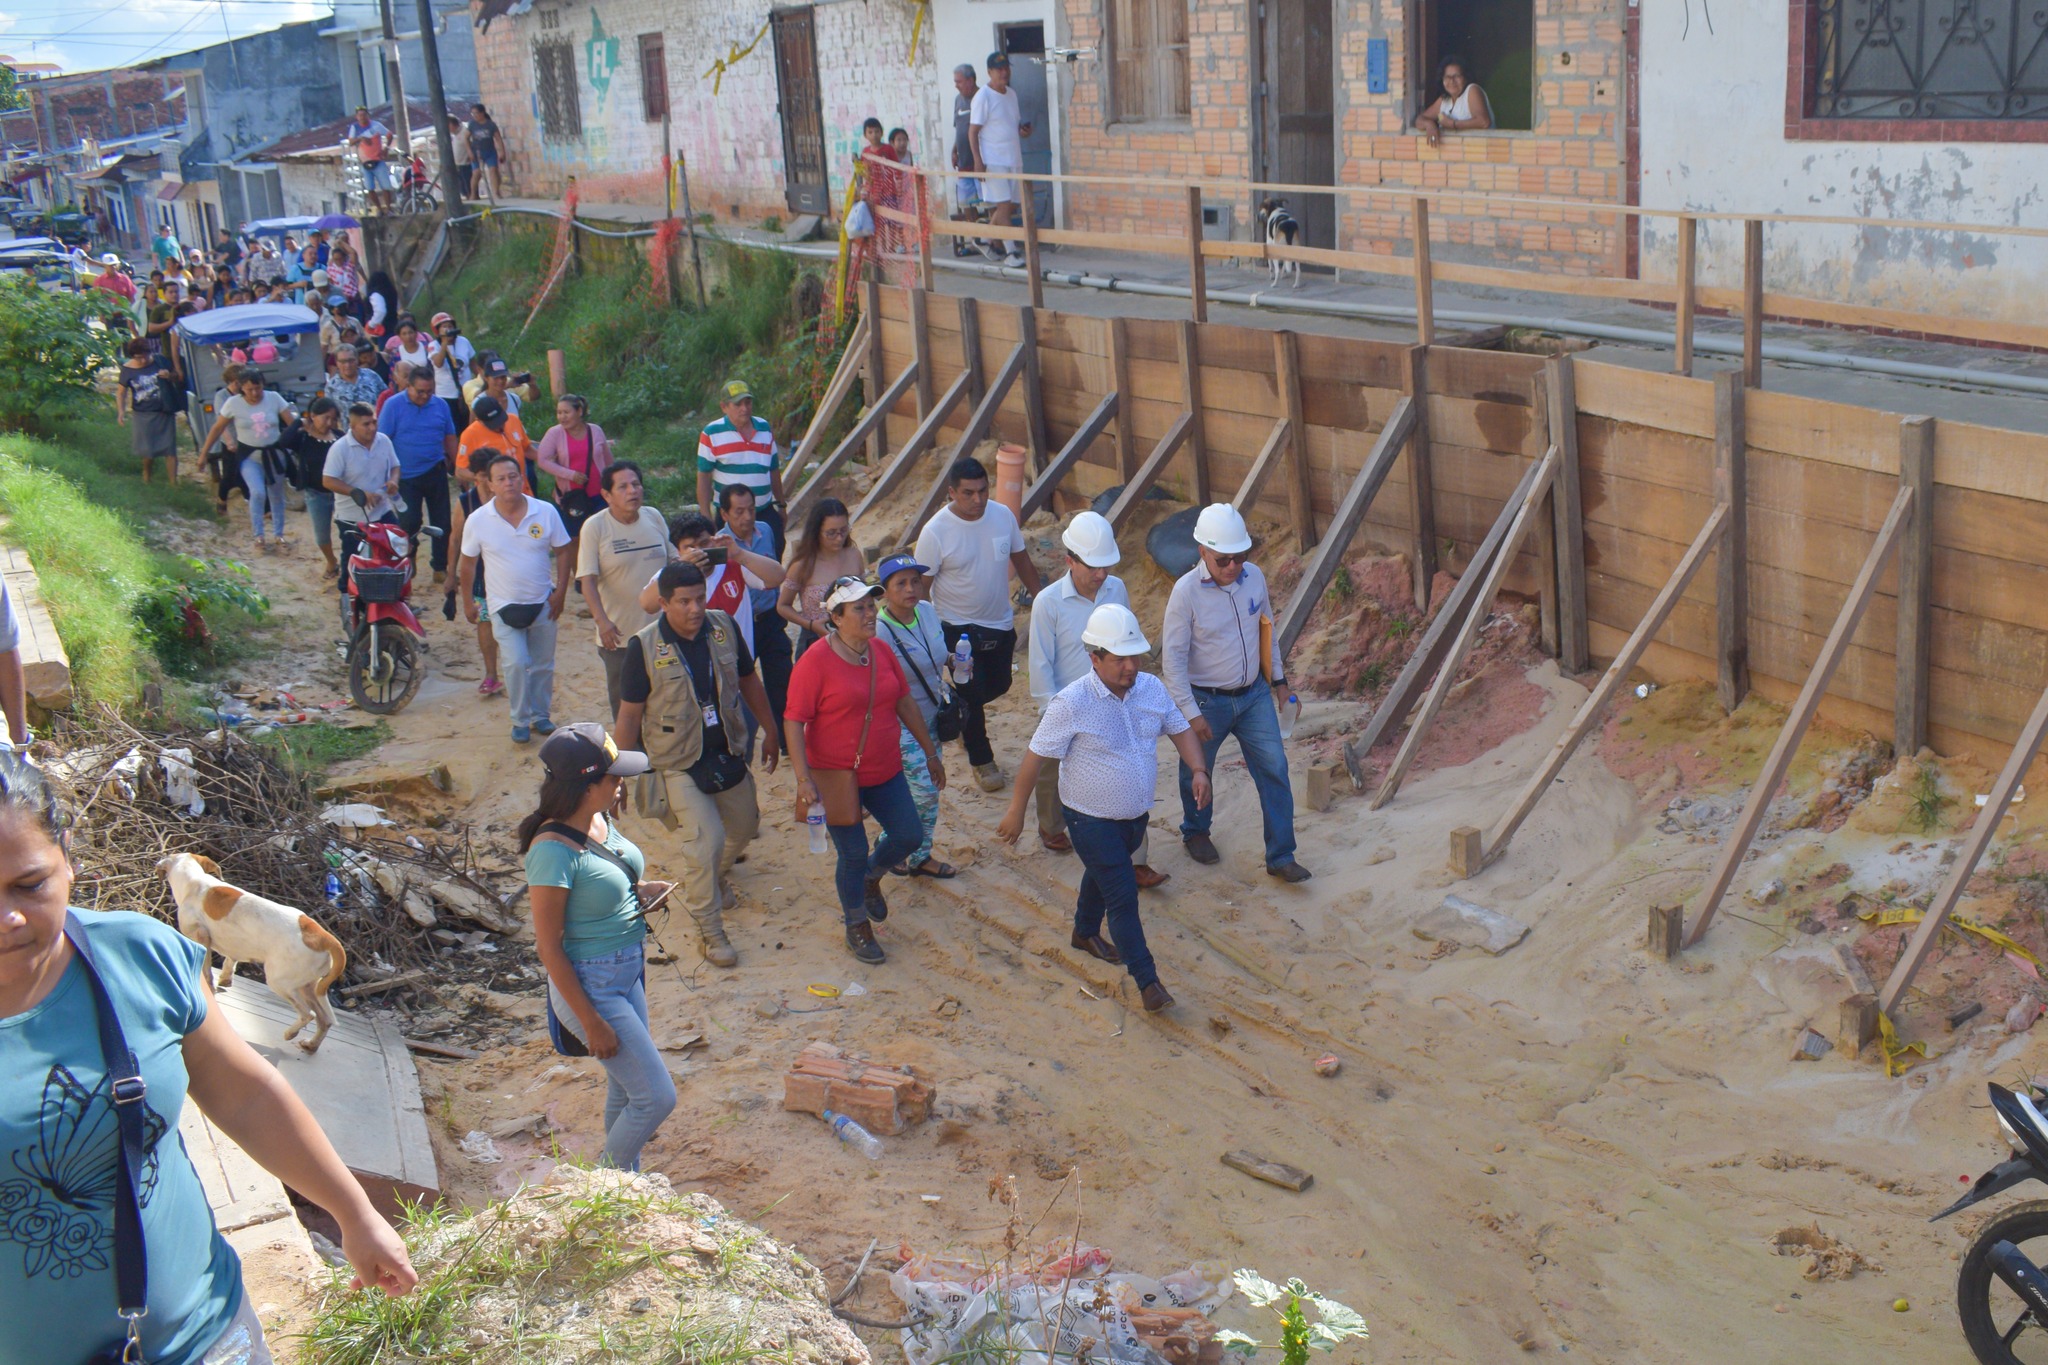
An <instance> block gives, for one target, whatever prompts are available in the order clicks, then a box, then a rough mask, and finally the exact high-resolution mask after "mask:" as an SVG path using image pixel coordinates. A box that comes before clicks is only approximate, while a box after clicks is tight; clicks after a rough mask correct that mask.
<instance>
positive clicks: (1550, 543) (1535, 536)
mask: <svg viewBox="0 0 2048 1365" xmlns="http://www.w3.org/2000/svg"><path fill="white" fill-rule="evenodd" d="M1534 382H1535V387H1536V390H1537V392H1536V407H1537V408H1538V409H1540V410H1541V411H1542V413H1543V414H1544V426H1545V427H1546V428H1549V427H1550V426H1551V421H1550V400H1549V398H1548V397H1547V396H1546V392H1545V391H1546V390H1547V389H1548V387H1549V386H1548V385H1546V384H1545V383H1544V382H1543V376H1542V375H1540V374H1539V375H1537V376H1536V378H1535V381H1534ZM1549 448H1550V449H1552V450H1557V449H1558V444H1557V438H1556V436H1555V435H1554V434H1552V435H1551V436H1550V445H1549ZM1562 462H1563V456H1562V454H1560V455H1559V463H1562ZM1536 511H1537V515H1536V520H1535V523H1534V524H1533V525H1532V526H1531V527H1530V528H1529V536H1530V539H1531V541H1532V542H1533V544H1534V547H1535V554H1536V644H1537V648H1539V649H1541V650H1542V651H1543V652H1544V653H1545V654H1548V655H1549V656H1550V657H1551V658H1553V659H1555V658H1556V657H1557V656H1558V652H1559V651H1558V639H1557V631H1558V622H1557V618H1558V611H1557V523H1558V521H1559V520H1560V519H1561V517H1562V516H1563V512H1562V510H1561V509H1560V507H1559V505H1558V498H1557V479H1556V478H1555V477H1552V479H1551V480H1550V488H1549V489H1548V490H1547V491H1546V492H1545V493H1544V495H1543V505H1542V506H1541V507H1539V508H1537V509H1536Z"/></svg>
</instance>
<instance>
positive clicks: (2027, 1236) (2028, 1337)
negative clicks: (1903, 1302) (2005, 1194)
mask: <svg viewBox="0 0 2048 1365" xmlns="http://www.w3.org/2000/svg"><path fill="white" fill-rule="evenodd" d="M2000 1242H2011V1243H2012V1244H2013V1245H2014V1246H2016V1247H2018V1248H2019V1249H2020V1250H2021V1251H2022V1252H2024V1253H2025V1254H2026V1256H2027V1257H2028V1259H2030V1260H2032V1261H2033V1262H2034V1264H2036V1265H2040V1266H2048V1200H2044V1199H2036V1200H2032V1201H2030V1202H2028V1203H2025V1204H2018V1205H2015V1206H2013V1207H2012V1208H2009V1209H2007V1210H2006V1211H2005V1212H2004V1213H2001V1214H1999V1215H1998V1217H1996V1218H1994V1219H1992V1220H1991V1221H1990V1222H1988V1223H1986V1224H1985V1225H1984V1226H1983V1227H1982V1228H1981V1229H1979V1231H1978V1233H1977V1237H1976V1240H1975V1241H1973V1242H1971V1243H1970V1250H1969V1254H1968V1255H1966V1256H1964V1257H1963V1267H1962V1270H1961V1271H1960V1272H1959V1273H1958V1274H1957V1276H1956V1315H1957V1316H1958V1317H1960V1318H1961V1319H1962V1323H1963V1337H1964V1339H1965V1340H1966V1341H1968V1342H1969V1343H1970V1350H1971V1352H1972V1353H1973V1354H1974V1355H1975V1356H1976V1357H1977V1359H1978V1360H1979V1361H1981V1362H1983V1365H2041V1362H2044V1361H2048V1324H2043V1323H2036V1322H2033V1321H2032V1320H2029V1321H2028V1323H2027V1325H2026V1326H2025V1328H2024V1329H2020V1328H2019V1327H2018V1324H2019V1320H2020V1316H2021V1314H2023V1313H2025V1312H2026V1311H2027V1305H2026V1303H2025V1302H2023V1301H2022V1300H2021V1299H2020V1297H2019V1295H2017V1294H2015V1293H2013V1291H2012V1290H2011V1289H2010V1288H2009V1287H2008V1286H2007V1285H2006V1283H2005V1281H2003V1280H2001V1279H1999V1278H1998V1275H1997V1274H1996V1272H1994V1271H1993V1270H1992V1268H1991V1248H1992V1247H1994V1246H1996V1245H1997V1244H1998V1243H2000ZM2030 1243H2031V1244H2032V1245H2029V1244H2030Z"/></svg>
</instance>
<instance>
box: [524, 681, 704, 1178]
mask: <svg viewBox="0 0 2048 1365" xmlns="http://www.w3.org/2000/svg"><path fill="white" fill-rule="evenodd" d="M540 761H541V764H542V766H544V767H545V768H546V769H547V774H546V776H545V777H543V778H542V779H541V784H540V800H539V802H538V804H537V808H536V809H535V810H534V812H533V814H531V815H529V816H527V817H526V818H525V819H524V820H522V821H520V822H519V848H520V850H521V851H522V852H523V853H525V855H526V889H527V896H528V899H529V901H530V902H531V904H532V906H533V940H534V947H535V949H536V950H538V952H539V953H540V960H541V965H542V966H543V967H545V968H547V973H548V1004H549V1006H550V1008H552V1009H553V1011H554V1014H555V1018H556V1020H557V1021H558V1022H559V1023H560V1025H561V1026H562V1028H563V1029H564V1030H565V1031H566V1032H569V1033H573V1034H574V1035H575V1036H576V1038H577V1040H578V1041H579V1042H581V1043H582V1044H583V1045H584V1046H585V1047H586V1048H588V1049H589V1050H590V1055H591V1056H593V1057H595V1058H597V1059H598V1061H600V1062H602V1063H603V1064H604V1069H605V1076H606V1078H607V1080H608V1082H609V1085H608V1087H607V1090H606V1094H605V1102H604V1159H605V1163H606V1164H607V1165H610V1166H614V1167H617V1168H618V1169H620V1170H625V1171H637V1170H639V1169H640V1149H641V1148H642V1147H645V1146H646V1145H647V1140H648V1139H649V1138H651V1137H653V1136H654V1130H655V1129H657V1128H659V1127H660V1126H661V1121H662V1120H663V1119H665V1118H667V1117H668V1116H669V1114H670V1112H671V1111H673V1110H674V1109H675V1107H676V1083H675V1081H674V1080H673V1079H672V1078H671V1077H670V1076H669V1074H668V1064H667V1063H666V1062H664V1061H663V1060H662V1057H661V1052H660V1050H659V1049H658V1048H656V1047H655V1045H654V1035H653V1034H652V1033H650V1032H649V1031H648V1027H647V979H646V978H647V969H646V965H645V962H644V960H643V957H642V954H641V947H640V945H641V942H642V940H644V939H645V938H646V937H647V922H646V918H645V912H644V911H643V910H642V906H643V905H645V906H646V907H648V908H650V909H651V908H652V907H653V906H654V905H656V904H658V903H659V901H660V898H661V896H662V895H664V894H665V893H666V891H667V884H666V883H663V882H644V881H642V880H641V878H642V877H643V876H644V875H645V873H646V870H647V863H646V859H644V858H643V857H642V856H641V854H640V850H639V849H638V848H636V847H635V846H634V844H633V841H632V840H630V839H628V838H627V837H626V836H625V835H623V834H621V833H620V832H619V830H618V827H617V826H616V825H614V824H613V823H612V822H611V818H610V815H611V812H612V811H614V810H616V809H617V808H618V804H619V786H620V779H622V778H627V777H632V776H634V775H635V774H638V773H644V772H646V771H647V755H646V754H643V753H620V752H619V747H618V745H616V744H614V743H613V742H612V738H611V736H610V735H607V734H606V733H605V732H604V727H603V726H602V725H595V724H591V723H590V722H587V721H586V722H582V723H580V724H576V725H564V726H562V727H560V728H559V729H557V730H556V731H555V732H554V733H553V734H552V735H549V736H548V739H547V743H545V744H543V745H541V746H540ZM600 850H601V851H600Z"/></svg>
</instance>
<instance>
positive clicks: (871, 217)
mask: <svg viewBox="0 0 2048 1365" xmlns="http://www.w3.org/2000/svg"><path fill="white" fill-rule="evenodd" d="M846 235H847V236H849V237H855V238H859V237H872V236H874V235H875V211H874V210H873V209H871V208H869V207H868V201H867V200H865V199H856V200H854V201H853V207H852V208H851V209H850V210H848V211H847V214H846Z"/></svg>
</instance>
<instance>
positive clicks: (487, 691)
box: [476, 678, 505, 697]
mask: <svg viewBox="0 0 2048 1365" xmlns="http://www.w3.org/2000/svg"><path fill="white" fill-rule="evenodd" d="M504 690H505V684H503V683H501V682H499V681H498V680H497V679H496V678H485V679H484V680H483V681H482V682H480V683H478V684H477V685H476V694H477V695H478V696H479V697H495V696H497V695H498V694H499V693H500V692H503V691H504Z"/></svg>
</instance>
